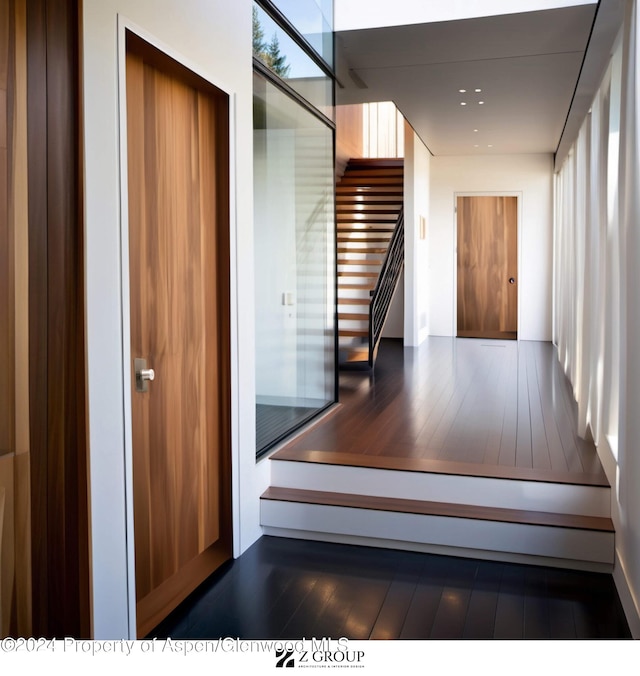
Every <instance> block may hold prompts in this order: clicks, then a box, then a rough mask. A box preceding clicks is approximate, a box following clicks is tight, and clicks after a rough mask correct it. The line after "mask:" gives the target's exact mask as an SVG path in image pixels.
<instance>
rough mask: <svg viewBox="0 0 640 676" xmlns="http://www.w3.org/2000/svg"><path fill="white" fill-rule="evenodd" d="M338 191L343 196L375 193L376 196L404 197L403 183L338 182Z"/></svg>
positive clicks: (364, 195) (361, 195)
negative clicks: (356, 183)
mask: <svg viewBox="0 0 640 676" xmlns="http://www.w3.org/2000/svg"><path fill="white" fill-rule="evenodd" d="M336 193H337V194H338V195H342V196H346V195H348V196H353V197H367V198H368V197H369V196H370V195H375V197H395V198H402V197H403V193H404V189H403V186H401V185H394V186H383V185H375V186H374V185H351V184H349V185H347V184H345V185H342V183H338V185H337V186H336Z"/></svg>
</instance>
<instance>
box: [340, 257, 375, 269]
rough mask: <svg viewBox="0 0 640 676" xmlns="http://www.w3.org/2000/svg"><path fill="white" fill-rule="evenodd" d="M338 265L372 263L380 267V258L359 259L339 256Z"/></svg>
mask: <svg viewBox="0 0 640 676" xmlns="http://www.w3.org/2000/svg"><path fill="white" fill-rule="evenodd" d="M338 265H355V266H360V265H362V266H372V265H377V266H378V267H380V266H381V265H382V258H378V259H376V260H372V261H371V260H367V261H364V260H362V261H359V260H355V259H353V258H340V259H339V260H338Z"/></svg>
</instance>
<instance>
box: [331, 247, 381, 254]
mask: <svg viewBox="0 0 640 676" xmlns="http://www.w3.org/2000/svg"><path fill="white" fill-rule="evenodd" d="M338 253H339V254H340V253H360V254H385V253H387V249H386V248H382V247H373V246H372V247H354V246H339V247H338Z"/></svg>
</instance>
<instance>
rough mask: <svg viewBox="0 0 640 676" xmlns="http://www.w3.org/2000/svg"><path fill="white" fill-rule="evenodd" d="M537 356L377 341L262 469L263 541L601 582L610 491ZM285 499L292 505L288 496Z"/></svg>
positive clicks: (607, 554)
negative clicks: (447, 556)
mask: <svg viewBox="0 0 640 676" xmlns="http://www.w3.org/2000/svg"><path fill="white" fill-rule="evenodd" d="M576 429H577V422H576V406H575V402H574V400H573V396H572V393H571V389H570V386H569V384H568V382H567V380H566V378H565V376H564V374H563V373H562V371H561V369H560V366H559V365H558V363H557V359H556V356H555V349H554V348H553V346H552V345H550V344H547V343H533V342H526V341H520V342H513V341H483V340H470V339H450V338H431V339H429V341H428V342H427V343H426V344H424V345H423V346H422V347H421V348H418V349H403V348H402V346H401V344H400V343H399V342H398V341H383V345H382V347H381V349H380V354H379V360H378V364H377V367H376V372H375V374H372V373H357V372H354V373H351V372H349V373H345V374H343V375H342V377H341V403H340V405H339V406H338V407H337V408H336V409H335V410H334V411H333V412H332V413H331V414H330V415H328V416H327V417H326V418H325V419H323V420H322V421H320V422H319V423H318V424H316V425H314V426H313V427H312V428H311V429H309V430H308V431H307V432H305V433H303V434H301V435H300V436H299V437H298V438H296V439H294V440H293V441H292V442H290V443H289V444H288V445H287V446H286V447H285V448H283V449H281V450H280V451H278V452H277V453H276V454H274V455H273V456H272V459H271V464H272V481H271V489H270V490H269V491H268V492H267V493H266V494H265V495H264V496H263V500H262V514H263V526H264V527H265V532H267V533H271V534H281V535H288V536H295V537H309V538H312V539H325V540H333V541H341V542H342V541H348V542H360V543H363V544H375V545H377V546H387V547H395V548H404V549H414V550H419V551H435V552H443V553H452V550H453V553H456V554H459V555H470V556H476V557H478V556H480V557H485V558H493V559H507V560H514V561H523V560H525V561H528V562H537V563H544V564H551V565H558V566H565V567H572V568H589V569H593V570H610V567H611V564H612V563H613V552H614V533H613V526H612V523H611V519H610V488H609V484H608V482H607V479H606V476H605V474H604V471H603V469H602V467H601V465H600V462H599V459H598V457H597V453H596V450H595V448H594V446H593V444H590V443H588V442H586V441H585V440H583V439H580V438H579V437H578V436H577V434H576V432H575V430H576ZM292 491H293V492H292Z"/></svg>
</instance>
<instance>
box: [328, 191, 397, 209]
mask: <svg viewBox="0 0 640 676" xmlns="http://www.w3.org/2000/svg"><path fill="white" fill-rule="evenodd" d="M350 193H353V194H350ZM402 198H403V195H402V193H397V192H394V193H393V194H392V195H384V194H380V193H379V192H378V191H377V190H376V191H373V192H367V193H364V194H363V193H359V192H354V191H353V190H351V191H349V190H343V191H342V192H341V194H338V195H336V204H340V205H342V204H345V205H346V204H370V205H371V206H389V207H392V208H394V209H399V208H400V207H401V206H402Z"/></svg>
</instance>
